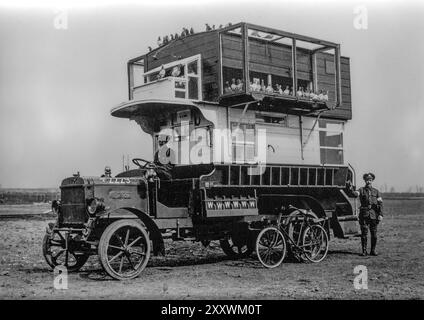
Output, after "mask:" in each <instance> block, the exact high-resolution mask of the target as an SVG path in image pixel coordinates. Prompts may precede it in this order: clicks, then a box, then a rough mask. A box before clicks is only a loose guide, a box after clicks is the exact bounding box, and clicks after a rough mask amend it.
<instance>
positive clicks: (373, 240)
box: [370, 238, 378, 256]
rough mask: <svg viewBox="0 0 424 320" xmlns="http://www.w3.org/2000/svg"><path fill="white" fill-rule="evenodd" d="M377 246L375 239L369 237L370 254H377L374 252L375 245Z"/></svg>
mask: <svg viewBox="0 0 424 320" xmlns="http://www.w3.org/2000/svg"><path fill="white" fill-rule="evenodd" d="M376 246H377V239H376V238H371V252H370V255H371V256H378V254H377V252H375V247H376Z"/></svg>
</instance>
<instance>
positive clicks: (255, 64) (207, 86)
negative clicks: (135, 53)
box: [145, 31, 352, 120]
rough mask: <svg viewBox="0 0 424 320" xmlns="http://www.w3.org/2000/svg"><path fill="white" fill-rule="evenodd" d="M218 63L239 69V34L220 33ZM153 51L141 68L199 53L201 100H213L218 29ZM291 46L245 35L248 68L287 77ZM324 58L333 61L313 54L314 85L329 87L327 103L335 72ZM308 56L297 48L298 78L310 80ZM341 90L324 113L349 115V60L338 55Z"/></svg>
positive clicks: (331, 95)
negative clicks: (339, 101)
mask: <svg viewBox="0 0 424 320" xmlns="http://www.w3.org/2000/svg"><path fill="white" fill-rule="evenodd" d="M222 39H223V47H222V65H223V66H226V67H230V68H237V69H242V66H243V62H242V61H243V60H242V57H243V52H242V42H241V37H240V36H238V35H232V34H222ZM155 52H156V51H153V52H152V53H149V54H148V55H147V63H146V65H145V70H146V71H149V70H152V69H154V68H156V67H159V66H160V65H162V64H166V63H169V62H172V61H176V60H177V58H176V57H178V56H180V57H181V58H187V57H190V56H193V55H196V54H201V55H202V72H203V79H202V83H203V88H202V91H203V100H205V101H217V100H218V92H219V91H218V88H219V87H218V86H219V85H220V84H219V70H218V69H219V39H218V32H216V31H211V32H202V33H199V34H194V35H191V36H189V37H187V38H184V39H182V40H178V41H174V42H172V43H170V44H168V45H167V46H165V47H163V48H161V49H159V50H158V54H157V57H158V58H157V59H153V58H152V56H153V55H154V54H155ZM291 55H292V53H291V47H290V46H287V45H283V44H277V43H274V44H269V43H268V42H267V41H264V40H260V39H257V40H256V39H249V56H250V65H249V67H250V70H251V71H256V72H261V73H266V74H275V75H279V76H283V77H291V71H290V69H291V61H292V57H291ZM326 60H328V61H334V57H333V55H331V54H328V53H317V54H316V68H317V73H318V76H317V82H318V89H323V90H328V91H329V99H330V101H329V104H330V105H333V104H334V99H335V94H336V91H335V76H334V72H332V71H331V70H328V68H327V69H326ZM312 68H313V63H312V58H311V57H310V55H309V54H308V53H307V52H306V51H304V50H302V49H299V48H298V50H297V69H298V70H297V71H298V72H297V77H298V79H301V80H308V81H311V80H312V72H313V71H312ZM340 69H341V90H342V105H341V106H340V107H338V108H337V109H335V110H332V111H329V112H326V113H325V117H329V118H337V119H344V120H348V119H351V118H352V102H351V89H350V61H349V58H346V57H341V68H340Z"/></svg>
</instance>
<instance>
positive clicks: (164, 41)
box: [163, 36, 169, 44]
mask: <svg viewBox="0 0 424 320" xmlns="http://www.w3.org/2000/svg"><path fill="white" fill-rule="evenodd" d="M168 42H169V38H168V36H164V37H163V44H167V43H168Z"/></svg>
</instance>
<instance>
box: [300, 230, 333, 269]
mask: <svg viewBox="0 0 424 320" xmlns="http://www.w3.org/2000/svg"><path fill="white" fill-rule="evenodd" d="M302 247H303V256H304V257H305V258H306V259H307V260H308V261H310V262H320V261H322V260H324V258H325V257H326V256H327V252H328V235H327V232H326V231H325V229H324V228H323V227H322V226H320V225H312V226H309V227H307V228H306V229H305V231H304V233H303V237H302Z"/></svg>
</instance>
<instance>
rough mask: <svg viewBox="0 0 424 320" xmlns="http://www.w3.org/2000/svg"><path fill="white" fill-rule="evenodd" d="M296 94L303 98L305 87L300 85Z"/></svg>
mask: <svg viewBox="0 0 424 320" xmlns="http://www.w3.org/2000/svg"><path fill="white" fill-rule="evenodd" d="M296 94H297V96H298V97H299V98H302V97H303V88H302V87H299V89H298V90H297V92H296Z"/></svg>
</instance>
